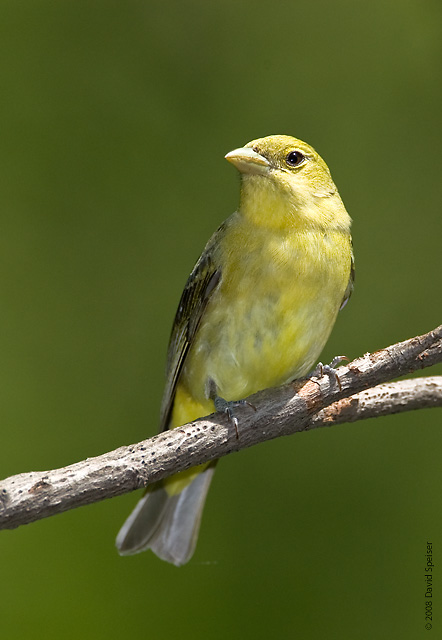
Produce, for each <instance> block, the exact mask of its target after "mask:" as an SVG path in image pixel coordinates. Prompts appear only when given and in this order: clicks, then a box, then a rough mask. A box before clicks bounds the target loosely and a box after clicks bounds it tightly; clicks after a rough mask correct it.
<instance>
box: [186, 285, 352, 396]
mask: <svg viewBox="0 0 442 640" xmlns="http://www.w3.org/2000/svg"><path fill="white" fill-rule="evenodd" d="M317 276H318V274H317V273H316V276H315V277H313V278H312V277H311V276H309V277H306V278H304V279H303V278H300V277H298V278H297V279H295V283H294V282H293V278H292V279H289V284H288V286H287V281H286V278H282V282H281V283H279V282H278V279H276V280H275V278H274V277H272V278H271V279H267V278H265V277H262V278H261V279H259V280H258V281H256V279H254V281H253V283H252V282H250V283H249V286H248V285H247V283H246V282H244V279H243V280H242V282H241V289H240V291H238V290H236V291H235V292H234V295H231V291H229V292H228V293H227V291H223V290H222V289H221V291H219V292H217V293H218V297H217V298H215V297H214V299H213V300H211V301H210V303H209V306H208V308H207V312H206V314H205V318H204V321H203V323H202V324H201V326H200V328H199V329H198V334H197V339H196V340H195V343H194V345H193V347H192V348H191V350H190V352H189V354H188V357H187V361H186V365H185V368H184V371H183V378H182V381H183V382H184V384H185V385H186V387H187V388H188V389H189V391H190V392H191V393H192V395H193V396H194V397H195V398H200V399H203V398H204V397H207V382H208V380H209V379H210V380H213V381H214V382H215V384H216V386H217V391H218V394H219V395H220V396H222V397H223V398H225V399H226V400H236V399H240V398H244V397H246V396H248V395H250V394H251V393H255V392H256V391H259V390H260V389H264V388H267V387H271V386H276V385H279V384H282V383H284V382H286V381H288V380H290V379H293V378H296V377H301V376H303V375H305V374H306V373H308V371H310V370H311V369H312V368H313V365H314V364H315V362H316V360H317V358H318V356H319V354H320V352H321V351H322V349H323V347H324V345H325V342H326V341H327V338H328V336H329V334H330V332H331V329H332V327H333V324H334V322H335V319H336V315H337V312H338V309H339V305H340V301H341V300H342V294H343V285H342V284H341V283H340V282H339V283H336V286H330V282H329V279H328V277H327V278H326V280H327V282H325V281H324V278H323V277H319V278H318V277H317ZM279 284H280V286H278V285H279ZM283 285H284V286H283ZM344 286H345V285H344Z"/></svg>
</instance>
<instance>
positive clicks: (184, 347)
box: [160, 225, 224, 431]
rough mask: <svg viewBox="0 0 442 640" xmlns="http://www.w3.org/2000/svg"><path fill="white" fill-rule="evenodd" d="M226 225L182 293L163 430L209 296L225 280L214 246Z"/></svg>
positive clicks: (168, 371)
mask: <svg viewBox="0 0 442 640" xmlns="http://www.w3.org/2000/svg"><path fill="white" fill-rule="evenodd" d="M223 228H224V225H221V227H220V228H219V229H218V231H216V232H215V233H214V235H213V236H212V238H211V239H210V240H209V242H208V244H207V246H206V248H205V249H204V251H203V253H202V255H201V257H200V259H199V260H198V262H197V263H196V265H195V267H194V268H193V270H192V273H191V274H190V276H189V279H188V280H187V282H186V286H185V287H184V291H183V293H182V295H181V300H180V303H179V305H178V310H177V312H176V315H175V320H174V323H173V327H172V333H171V336H170V341H169V349H168V352H167V367H166V386H165V389H164V395H163V401H162V404H161V414H160V429H161V431H164V430H165V429H167V428H168V426H169V421H170V414H171V411H172V407H173V401H174V397H175V390H176V385H177V382H178V378H179V376H180V373H181V371H182V368H183V365H184V362H185V359H186V356H187V353H188V351H189V348H190V346H191V345H192V343H193V340H194V337H195V334H196V332H197V330H198V327H199V324H200V322H201V318H202V317H203V314H204V311H205V309H206V307H207V303H208V301H209V298H210V297H211V295H212V294H213V292H214V291H215V290H216V288H217V287H218V285H219V282H220V280H221V269H220V268H217V267H216V266H215V265H214V263H213V251H212V248H213V246H214V245H215V244H216V243H217V241H218V240H219V236H220V234H221V233H222V231H223Z"/></svg>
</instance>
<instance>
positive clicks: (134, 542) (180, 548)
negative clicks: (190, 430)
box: [116, 464, 215, 567]
mask: <svg viewBox="0 0 442 640" xmlns="http://www.w3.org/2000/svg"><path fill="white" fill-rule="evenodd" d="M214 471H215V465H214V464H210V465H209V466H208V467H206V468H205V469H204V470H203V471H202V472H201V473H198V475H197V476H196V477H195V478H194V479H193V480H192V482H190V484H188V485H187V486H185V487H184V489H183V490H182V491H181V492H180V493H177V494H174V495H171V494H170V493H168V492H167V490H166V488H165V486H164V485H163V484H162V483H161V482H159V483H157V484H155V485H152V487H151V488H149V489H148V490H147V491H146V493H145V495H144V496H143V497H142V498H141V500H140V501H139V502H138V504H137V505H136V507H135V509H134V510H133V511H132V513H131V514H130V516H129V517H128V519H127V520H126V522H125V523H124V524H123V526H122V527H121V529H120V531H119V533H118V536H117V540H116V546H117V549H118V552H119V553H120V554H121V555H123V556H125V555H131V554H134V553H139V552H140V551H145V550H146V549H152V551H153V552H154V553H156V555H157V556H158V557H159V558H162V559H163V560H167V562H172V563H173V564H175V565H176V566H177V567H179V566H180V565H182V564H185V563H186V562H187V561H188V560H190V558H191V556H192V554H193V552H194V551H195V546H196V541H197V538H198V531H199V528H200V524H201V516H202V512H203V508H204V503H205V501H206V496H207V492H208V490H209V486H210V482H211V480H212V476H213V472H214Z"/></svg>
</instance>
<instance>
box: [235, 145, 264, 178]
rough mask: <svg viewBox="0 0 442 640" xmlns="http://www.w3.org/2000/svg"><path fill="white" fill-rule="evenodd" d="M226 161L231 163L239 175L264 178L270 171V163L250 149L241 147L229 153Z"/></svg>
mask: <svg viewBox="0 0 442 640" xmlns="http://www.w3.org/2000/svg"><path fill="white" fill-rule="evenodd" d="M224 157H225V159H226V160H228V161H229V162H231V163H232V164H233V165H234V166H235V167H236V168H237V169H238V171H239V172H240V173H248V174H252V175H260V176H265V175H267V174H268V172H269V170H270V162H269V161H268V160H267V158H264V156H262V155H260V154H259V153H256V151H253V149H251V148H250V147H241V148H240V149H234V150H233V151H230V152H229V153H228V154H227V155H226V156H224Z"/></svg>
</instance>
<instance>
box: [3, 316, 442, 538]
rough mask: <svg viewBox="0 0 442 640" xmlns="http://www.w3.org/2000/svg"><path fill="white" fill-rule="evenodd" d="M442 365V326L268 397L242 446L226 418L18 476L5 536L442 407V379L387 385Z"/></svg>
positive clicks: (244, 418)
mask: <svg viewBox="0 0 442 640" xmlns="http://www.w3.org/2000/svg"><path fill="white" fill-rule="evenodd" d="M441 361H442V325H441V326H440V327H438V328H437V329H435V330H434V331H430V332H429V333H427V334H425V335H423V336H418V337H416V338H412V339H410V340H406V341H405V342H401V343H398V344H395V345H392V346H390V347H388V348H386V349H382V350H380V351H377V352H375V353H371V354H366V355H365V356H363V357H362V358H358V359H357V360H354V361H353V362H350V363H349V364H348V365H347V366H345V367H340V369H339V380H340V383H341V384H340V387H341V388H339V387H338V385H337V384H336V382H334V381H333V380H332V379H330V378H329V377H328V376H324V377H323V378H320V379H319V378H313V379H311V380H309V379H305V380H297V381H295V382H293V383H290V384H287V385H284V386H282V387H279V388H277V389H267V390H265V391H262V392H260V393H258V394H255V395H254V396H251V397H250V398H249V399H248V400H249V401H250V402H251V404H252V405H253V407H256V412H255V411H252V410H250V409H249V408H247V407H244V409H243V410H241V413H240V423H239V436H240V437H239V439H236V438H235V435H234V432H233V428H232V425H231V423H230V422H229V421H228V419H226V417H225V416H223V415H222V414H215V415H213V416H209V417H208V418H203V419H201V420H197V421H196V422H193V423H189V424H187V425H184V426H183V427H179V428H177V429H174V430H173V431H166V432H164V433H161V434H159V435H158V436H155V437H154V438H151V439H149V440H144V441H143V442H140V443H138V444H135V445H131V446H127V447H120V448H119V449H116V450H115V451H111V452H110V453H106V454H103V455H101V456H98V457H96V458H88V459H87V460H83V461H82V462H77V463H76V464H72V465H70V466H68V467H65V468H63V469H55V470H53V471H46V472H30V473H22V474H19V475H16V476H12V477H10V478H8V479H6V480H4V481H3V482H2V483H0V528H4V529H13V528H15V527H18V526H19V525H22V524H27V523H29V522H33V521H35V520H39V519H41V518H45V517H47V516H50V515H54V514H56V513H60V512H62V511H66V510H68V509H73V508H75V507H79V506H82V505H86V504H90V503H93V502H98V501H99V500H104V499H105V498H111V497H113V496H116V495H121V494H123V493H127V492H129V491H132V490H133V489H137V488H139V487H141V486H145V485H146V484H149V483H151V482H155V481H157V480H160V479H162V478H166V477H168V476H170V475H173V474H174V473H176V472H178V471H182V470H184V469H188V468H189V467H192V466H195V465H197V464H201V463H204V462H208V461H210V460H215V459H217V458H221V457H222V456H225V455H227V454H228V453H231V452H232V451H238V450H240V449H244V448H246V447H250V446H252V445H254V444H257V443H259V442H264V441H266V440H270V439H273V438H277V437H279V436H283V435H289V434H292V433H295V432H297V431H305V430H307V429H311V428H316V427H321V426H330V425H331V424H338V423H342V422H354V421H355V420H360V419H363V418H366V417H374V416H379V415H386V414H387V413H396V412H398V411H408V410H410V409H418V408H424V407H428V406H441V395H442V394H441V389H442V377H433V378H427V379H414V380H406V381H402V382H397V383H394V384H389V385H385V384H382V383H385V382H387V381H389V380H391V379H393V378H396V377H398V376H401V375H404V374H406V373H409V372H412V371H415V370H418V369H423V368H424V367H428V366H431V365H433V364H436V363H437V362H441Z"/></svg>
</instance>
